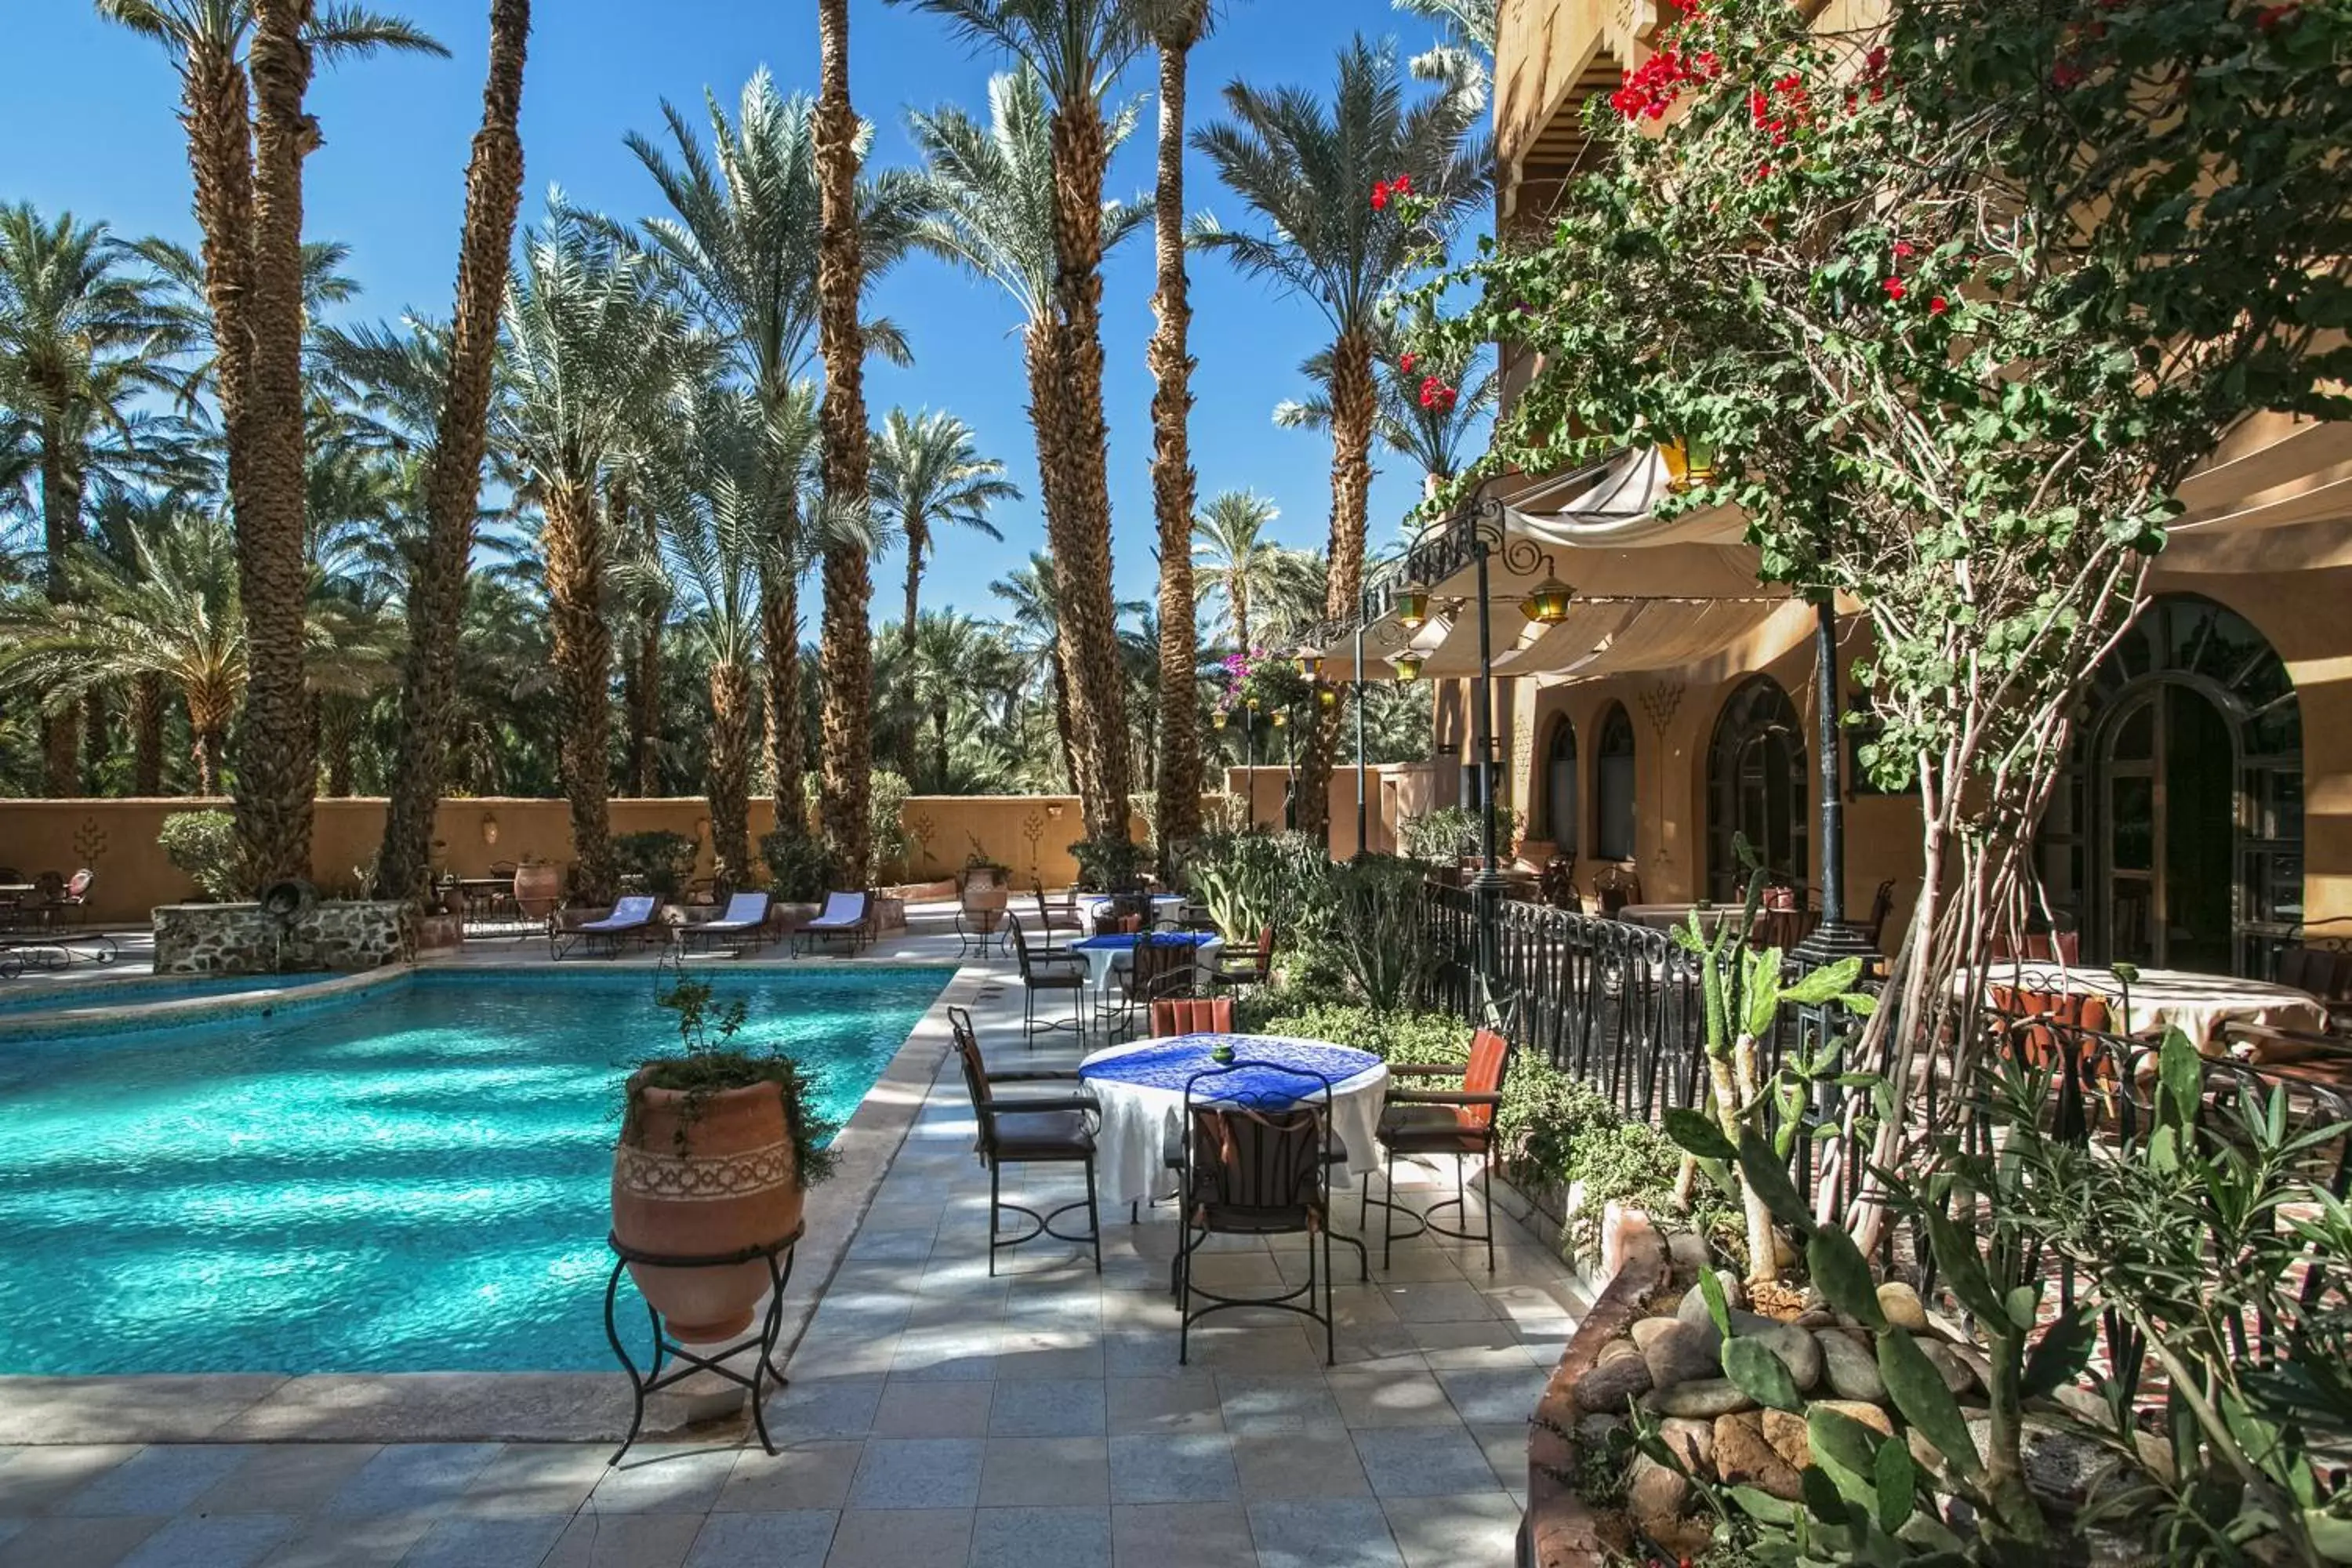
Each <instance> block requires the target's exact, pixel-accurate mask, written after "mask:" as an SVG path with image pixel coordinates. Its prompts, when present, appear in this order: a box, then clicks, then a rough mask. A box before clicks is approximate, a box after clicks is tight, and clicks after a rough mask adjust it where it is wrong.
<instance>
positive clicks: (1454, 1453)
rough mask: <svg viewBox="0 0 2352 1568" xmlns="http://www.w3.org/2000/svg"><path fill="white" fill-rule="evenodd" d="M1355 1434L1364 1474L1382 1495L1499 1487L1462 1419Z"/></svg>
mask: <svg viewBox="0 0 2352 1568" xmlns="http://www.w3.org/2000/svg"><path fill="white" fill-rule="evenodd" d="M1353 1436H1354V1437H1355V1439H1356V1454H1357V1457H1358V1458H1360V1459H1362V1460H1363V1462H1364V1474H1365V1476H1366V1477H1367V1478H1368V1479H1370V1481H1371V1483H1372V1490H1373V1492H1374V1493H1376V1494H1377V1495H1379V1496H1380V1497H1381V1498H1383V1499H1386V1498H1394V1497H1453V1496H1455V1495H1457V1494H1459V1493H1465V1492H1490V1491H1496V1490H1498V1487H1497V1485H1496V1479H1495V1471H1494V1468H1493V1467H1492V1466H1490V1465H1488V1464H1487V1463H1486V1454H1485V1453H1484V1451H1482V1450H1481V1449H1480V1448H1479V1447H1478V1445H1477V1444H1476V1443H1475V1442H1473V1441H1472V1440H1471V1437H1470V1433H1469V1431H1468V1429H1467V1428H1465V1427H1463V1426H1459V1425H1455V1426H1394V1427H1381V1428H1378V1429H1372V1430H1364V1431H1359V1432H1356V1433H1355V1434H1353Z"/></svg>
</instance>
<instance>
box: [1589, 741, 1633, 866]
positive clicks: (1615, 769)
mask: <svg viewBox="0 0 2352 1568" xmlns="http://www.w3.org/2000/svg"><path fill="white" fill-rule="evenodd" d="M1593 774H1594V776H1593V784H1595V786H1596V789H1597V794H1598V795H1599V801H1598V805H1599V807H1600V809H1599V810H1598V811H1597V812H1596V813H1595V818H1596V820H1595V822H1594V826H1595V827H1596V828H1597V829H1598V832H1597V833H1596V835H1595V837H1594V840H1593V846H1592V853H1593V855H1594V857H1595V858H1598V859H1602V860H1631V859H1632V858H1633V720H1632V719H1630V718H1628V717H1626V714H1625V705H1624V704H1623V703H1622V702H1612V703H1611V704H1610V705H1609V709H1608V711H1606V712H1604V713H1603V714H1601V745H1600V757H1599V760H1598V762H1597V763H1596V764H1595V766H1594V769H1593Z"/></svg>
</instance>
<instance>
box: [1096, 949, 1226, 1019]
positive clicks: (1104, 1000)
mask: <svg viewBox="0 0 2352 1568" xmlns="http://www.w3.org/2000/svg"><path fill="white" fill-rule="evenodd" d="M1088 940H1089V941H1091V940H1092V939H1091V938H1089V939H1088ZM1070 951H1071V952H1075V953H1076V954H1077V955H1078V956H1079V957H1080V958H1083V959H1085V960H1086V961H1087V989H1088V991H1089V992H1090V993H1091V994H1092V995H1093V999H1094V1005H1095V1006H1096V1008H1097V1010H1099V1009H1100V1008H1102V1007H1103V1006H1104V1005H1107V1004H1108V1002H1109V1001H1110V999H1111V995H1110V976H1111V971H1113V970H1115V969H1132V968H1134V967H1135V949H1133V948H1132V947H1077V946H1073V947H1072V948H1071V949H1070ZM1224 954H1225V943H1224V939H1223V938H1222V937H1211V938H1210V939H1209V940H1208V941H1206V942H1201V943H1199V944H1198V945H1196V946H1195V947H1194V948H1193V949H1192V968H1193V971H1194V973H1196V974H1197V975H1198V976H1199V979H1200V984H1201V985H1202V987H1203V988H1204V989H1205V988H1206V987H1207V985H1208V984H1209V982H1210V981H1211V980H1213V979H1214V978H1215V976H1216V973H1217V966H1218V964H1219V963H1220V962H1221V961H1222V960H1223V957H1224Z"/></svg>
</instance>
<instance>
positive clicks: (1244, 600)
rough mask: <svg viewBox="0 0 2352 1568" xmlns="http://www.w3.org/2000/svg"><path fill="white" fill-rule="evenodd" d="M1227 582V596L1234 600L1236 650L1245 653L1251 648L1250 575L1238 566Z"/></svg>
mask: <svg viewBox="0 0 2352 1568" xmlns="http://www.w3.org/2000/svg"><path fill="white" fill-rule="evenodd" d="M1226 584H1227V586H1226V589H1225V596H1226V597H1227V598H1229V599H1231V600H1232V601H1233V602H1234V652H1235V653H1238V654H1244V655H1245V654H1247V653H1248V652H1249V650H1250V635H1249V577H1248V575H1247V574H1245V573H1244V571H1243V569H1242V568H1241V567H1238V566H1236V567H1234V572H1233V575H1232V576H1231V577H1229V578H1227V579H1226Z"/></svg>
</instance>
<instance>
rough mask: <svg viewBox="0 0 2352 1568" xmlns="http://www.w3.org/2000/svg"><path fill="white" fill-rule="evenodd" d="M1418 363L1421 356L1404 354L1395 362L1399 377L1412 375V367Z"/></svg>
mask: <svg viewBox="0 0 2352 1568" xmlns="http://www.w3.org/2000/svg"><path fill="white" fill-rule="evenodd" d="M1419 363H1421V356H1420V355H1419V354H1415V353H1408V354H1404V355H1402V356H1401V357H1400V358H1399V359H1398V360H1397V373H1398V374H1400V375H1411V374H1412V367H1413V366H1414V365H1417V364H1419Z"/></svg>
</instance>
